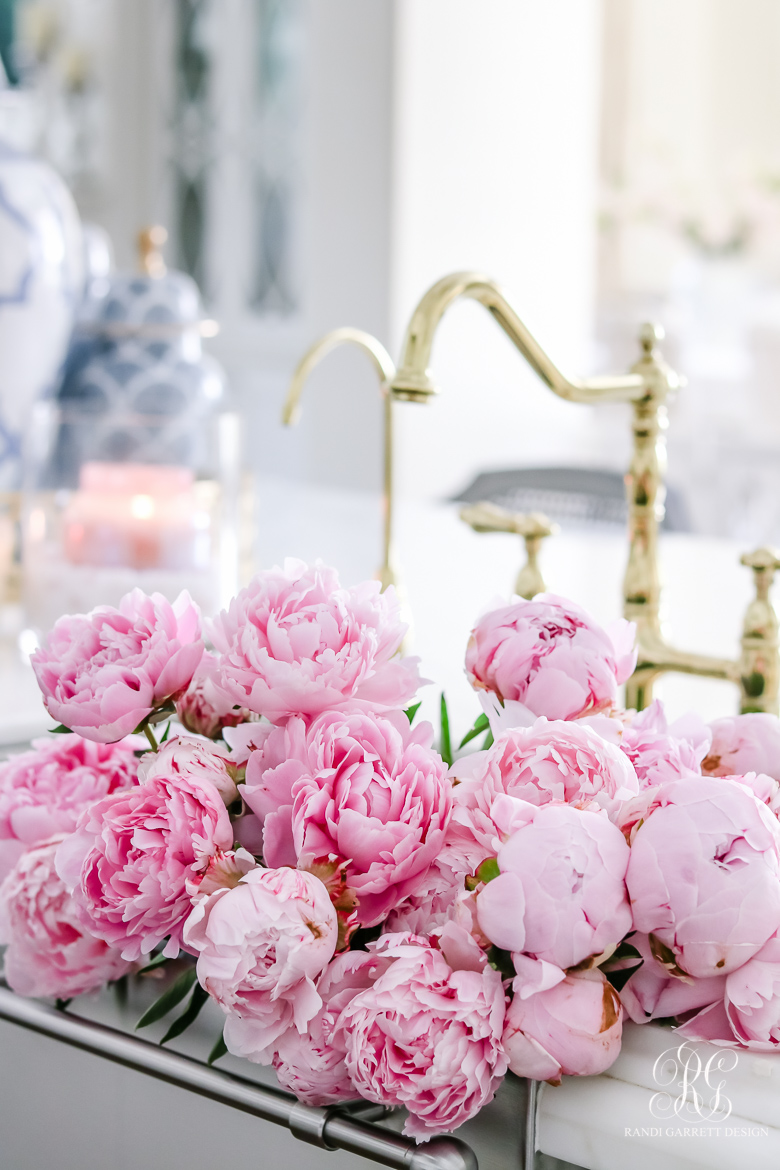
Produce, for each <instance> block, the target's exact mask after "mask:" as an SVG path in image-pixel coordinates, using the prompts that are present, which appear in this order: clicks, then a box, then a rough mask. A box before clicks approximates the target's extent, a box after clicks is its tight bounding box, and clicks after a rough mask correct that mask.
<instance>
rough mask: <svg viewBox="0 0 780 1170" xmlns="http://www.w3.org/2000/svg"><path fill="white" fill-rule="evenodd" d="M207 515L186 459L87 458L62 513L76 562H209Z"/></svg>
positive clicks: (180, 565)
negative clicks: (172, 463) (180, 462)
mask: <svg viewBox="0 0 780 1170" xmlns="http://www.w3.org/2000/svg"><path fill="white" fill-rule="evenodd" d="M209 527H210V517H209V513H208V511H207V509H206V508H205V507H203V506H202V505H200V504H199V502H198V499H197V496H196V485H195V477H194V474H193V472H192V471H191V470H190V469H189V468H187V467H166V466H160V465H156V464H145V463H85V464H84V466H83V467H82V469H81V474H80V476H79V487H78V490H77V491H75V492H73V494H72V495H71V498H70V500H69V501H68V504H67V507H66V509H65V515H64V547H65V557H66V559H67V560H69V561H70V562H71V563H72V564H76V565H102V566H106V565H118V566H119V565H121V566H123V567H127V568H134V569H150V568H165V569H186V568H196V567H199V566H201V565H203V564H204V563H207V561H208V557H209V552H210V538H209Z"/></svg>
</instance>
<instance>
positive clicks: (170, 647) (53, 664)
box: [31, 589, 203, 743]
mask: <svg viewBox="0 0 780 1170" xmlns="http://www.w3.org/2000/svg"><path fill="white" fill-rule="evenodd" d="M202 654H203V642H202V640H201V636H200V614H199V612H198V607H197V606H196V605H195V603H194V602H193V601H192V600H191V599H190V596H189V594H188V593H186V592H185V593H180V594H179V597H178V598H177V599H176V601H175V602H174V603H173V605H170V604H169V603H168V602H167V601H166V600H165V598H164V597H163V596H162V594H160V593H153V594H152V596H151V597H147V596H146V594H144V593H142V592H141V590H140V589H134V590H133V592H132V593H128V594H127V595H126V596H125V597H123V598H122V600H121V601H120V603H119V608H118V609H114V608H112V607H111V606H108V605H101V606H98V607H97V609H93V610H92V612H91V613H88V614H75V615H73V616H69V617H62V618H60V619H59V621H58V622H57V623H56V625H55V626H54V629H53V630H52V631H51V633H50V634H49V636H48V639H47V642H46V645H45V646H44V647H43V648H42V649H40V650H37V651H36V652H35V654H33V656H32V659H31V662H32V667H33V670H34V671H35V677H36V678H37V680H38V686H39V687H40V688H41V690H42V692H43V701H44V703H45V705H46V710H47V711H48V712H49V714H50V715H51V717H52V718H53V719H56V720H57V721H58V722H60V723H62V724H64V725H65V727H69V728H70V729H71V730H72V731H76V732H78V734H79V735H83V736H84V738H85V739H92V740H95V741H96V742H97V743H114V742H115V741H116V740H119V739H123V738H124V737H125V736H126V735H129V734H130V732H131V731H133V730H134V728H136V727H138V726H139V725H140V724H141V723H142V722H143V721H144V720H145V719H146V718H147V716H149V715H150V714H151V712H152V711H153V710H154V709H155V708H156V707H161V706H162V705H163V704H165V703H167V702H169V701H171V700H173V699H176V698H178V696H179V695H180V694H182V692H183V691H185V690H186V688H187V687H188V686H189V684H190V680H191V679H192V676H193V674H194V673H195V669H196V667H197V665H198V663H199V661H200V658H201V655H202Z"/></svg>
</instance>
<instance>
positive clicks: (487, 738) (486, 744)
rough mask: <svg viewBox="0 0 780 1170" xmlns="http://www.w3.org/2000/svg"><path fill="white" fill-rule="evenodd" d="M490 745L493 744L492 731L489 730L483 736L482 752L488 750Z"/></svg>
mask: <svg viewBox="0 0 780 1170" xmlns="http://www.w3.org/2000/svg"><path fill="white" fill-rule="evenodd" d="M492 746H493V732H492V731H489V732H488V733H487V735H486V736H485V742H484V743H483V745H482V750H483V752H486V751H487V750H488V748H490V747H492Z"/></svg>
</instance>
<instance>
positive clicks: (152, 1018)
mask: <svg viewBox="0 0 780 1170" xmlns="http://www.w3.org/2000/svg"><path fill="white" fill-rule="evenodd" d="M194 982H195V968H194V967H188V968H187V970H186V971H182V973H181V975H180V976H179V978H178V979H177V980H176V981H175V982H174V983H172V984H171V986H170V987H166V989H165V991H164V992H163V993H162V995H161V996H160V997H159V999H156V1000H155V1001H154V1003H153V1004H152V1006H151V1007H150V1008H149V1009H148V1010H147V1011H145V1012H144V1014H143V1015H142V1016H141V1018H140V1020H139V1021H138V1023H137V1024H136V1028H147V1027H148V1026H149V1024H154V1023H156V1022H157V1020H161V1019H162V1018H163V1016H167V1015H168V1012H169V1011H171V1010H172V1009H173V1008H175V1007H176V1004H177V1003H181V1001H182V1000H183V999H184V997H185V995H186V994H187V992H188V991H189V989H190V988H191V987H192V985H193V983H194Z"/></svg>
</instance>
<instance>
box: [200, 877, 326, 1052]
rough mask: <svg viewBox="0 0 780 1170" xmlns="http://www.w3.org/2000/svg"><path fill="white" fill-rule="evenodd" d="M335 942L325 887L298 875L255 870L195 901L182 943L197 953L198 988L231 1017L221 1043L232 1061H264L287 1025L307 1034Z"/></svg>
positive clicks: (319, 1003) (318, 1000) (319, 1001)
mask: <svg viewBox="0 0 780 1170" xmlns="http://www.w3.org/2000/svg"><path fill="white" fill-rule="evenodd" d="M337 937H338V922H337V918H336V911H335V909H334V908H333V904H332V902H331V900H330V897H329V896H328V891H327V889H326V888H325V886H324V885H323V883H322V882H321V881H320V880H319V878H316V877H314V876H313V874H310V873H304V872H302V871H300V870H295V869H287V868H283V869H262V868H257V869H252V870H250V871H249V872H248V873H247V874H245V875H244V877H242V878H241V879H240V881H239V882H238V883H237V885H235V886H234V887H233V888H232V889H221V890H217V891H216V893H214V894H211V895H210V897H208V898H204V899H203V900H202V901H200V902H198V903H197V905H196V906H195V908H194V909H193V911H192V914H191V915H190V917H189V920H188V921H187V925H186V927H185V930H184V942H185V945H186V946H187V947H189V948H191V949H192V950H194V951H196V952H197V953H198V979H199V980H200V983H201V986H202V987H203V988H205V990H206V991H207V992H208V993H209V995H210V996H212V998H213V999H215V1000H216V1001H217V1003H218V1004H219V1005H220V1007H221V1008H222V1010H223V1011H224V1012H225V1013H226V1015H227V1017H228V1018H227V1021H226V1023H225V1043H226V1044H227V1046H228V1049H229V1050H230V1051H231V1052H232V1053H233V1054H234V1055H235V1056H244V1057H246V1059H247V1060H252V1061H256V1062H257V1063H259V1064H269V1063H270V1061H271V1059H272V1057H273V1053H274V1049H275V1046H276V1044H277V1042H278V1041H279V1039H280V1037H281V1036H283V1035H284V1033H285V1032H286V1031H287V1030H288V1029H289V1028H293V1027H294V1028H295V1029H296V1030H297V1031H298V1032H301V1033H303V1032H305V1031H306V1029H307V1026H308V1024H309V1022H310V1021H311V1020H312V1019H313V1018H314V1017H315V1016H316V1015H317V1012H318V1011H319V1010H320V1008H321V1006H322V999H321V998H320V995H319V993H318V991H317V989H316V986H315V980H316V979H317V978H318V977H319V976H320V975H321V974H322V972H323V971H324V970H325V968H326V967H327V965H328V963H329V961H330V960H331V959H332V958H333V953H334V951H335V949H336V941H337Z"/></svg>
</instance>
